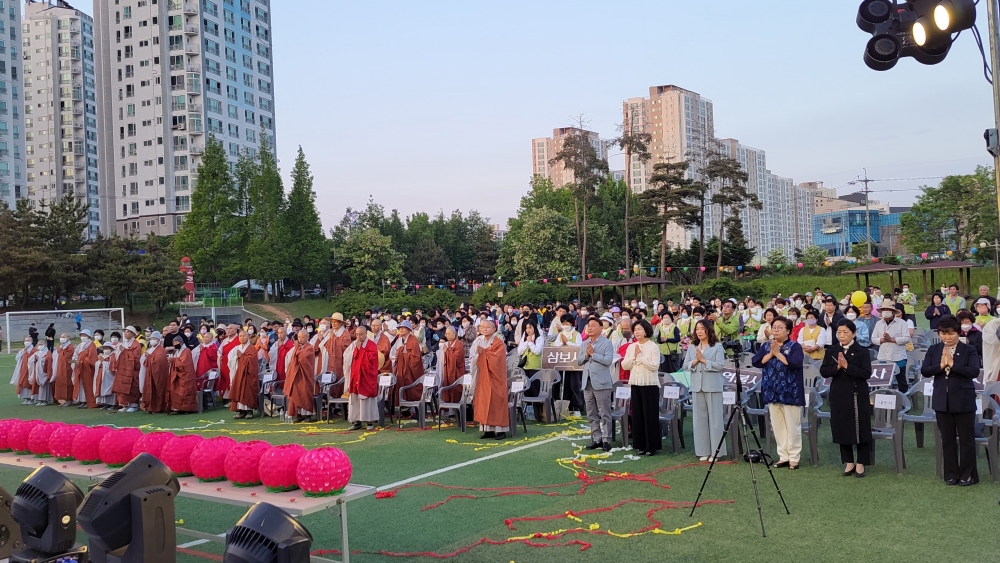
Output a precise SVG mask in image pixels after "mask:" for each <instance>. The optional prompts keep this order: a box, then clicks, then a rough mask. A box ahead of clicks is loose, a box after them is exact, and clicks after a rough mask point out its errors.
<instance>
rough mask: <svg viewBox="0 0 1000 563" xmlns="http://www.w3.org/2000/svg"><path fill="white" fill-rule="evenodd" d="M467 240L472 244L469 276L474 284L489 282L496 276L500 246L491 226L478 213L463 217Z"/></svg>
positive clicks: (487, 220) (470, 213) (472, 212)
mask: <svg viewBox="0 0 1000 563" xmlns="http://www.w3.org/2000/svg"><path fill="white" fill-rule="evenodd" d="M465 224H466V230H467V232H468V240H469V242H470V243H471V244H472V252H473V262H472V267H471V269H470V270H469V276H470V277H471V278H472V279H473V280H475V281H476V282H479V283H482V282H483V281H486V280H490V279H492V278H493V276H494V274H496V270H497V258H498V257H499V250H500V246H499V245H498V244H497V241H496V239H495V238H494V231H493V225H492V224H491V223H490V221H489V219H487V218H485V217H483V216H482V215H480V214H479V212H478V211H471V212H469V214H468V215H467V216H466V217H465Z"/></svg>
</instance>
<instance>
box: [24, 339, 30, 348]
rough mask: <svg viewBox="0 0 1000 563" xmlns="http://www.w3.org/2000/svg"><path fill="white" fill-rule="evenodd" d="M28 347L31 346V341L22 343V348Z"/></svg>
mask: <svg viewBox="0 0 1000 563" xmlns="http://www.w3.org/2000/svg"><path fill="white" fill-rule="evenodd" d="M28 346H31V341H30V340H25V341H24V347H25V348H27V347H28Z"/></svg>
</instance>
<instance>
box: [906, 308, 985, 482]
mask: <svg viewBox="0 0 1000 563" xmlns="http://www.w3.org/2000/svg"><path fill="white" fill-rule="evenodd" d="M960 328H961V327H960V325H959V320H958V319H956V318H955V317H952V316H948V317H945V318H943V319H941V323H940V324H939V325H938V335H939V336H940V337H941V342H938V343H937V344H933V345H931V347H930V348H928V349H927V354H926V356H925V357H924V362H923V364H922V366H921V368H920V372H921V374H922V375H923V376H924V377H933V378H934V394H933V395H932V397H931V406H932V408H933V409H934V411H935V412H936V414H937V416H936V418H937V425H938V430H939V431H940V432H941V452H942V457H943V458H944V482H945V483H947V484H948V485H959V486H962V487H967V486H969V485H974V484H976V483H978V482H979V471H978V468H977V467H976V436H975V423H976V387H975V384H974V383H973V379H975V378H976V377H977V376H978V375H979V368H980V360H979V355H978V354H977V353H976V349H975V347H973V346H972V345H969V344H965V343H963V342H961V341H960V340H959V336H958V335H959V330H960Z"/></svg>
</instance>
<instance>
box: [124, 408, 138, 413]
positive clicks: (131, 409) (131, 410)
mask: <svg viewBox="0 0 1000 563" xmlns="http://www.w3.org/2000/svg"><path fill="white" fill-rule="evenodd" d="M125 412H139V409H137V408H135V407H129V408H128V409H126V410H125Z"/></svg>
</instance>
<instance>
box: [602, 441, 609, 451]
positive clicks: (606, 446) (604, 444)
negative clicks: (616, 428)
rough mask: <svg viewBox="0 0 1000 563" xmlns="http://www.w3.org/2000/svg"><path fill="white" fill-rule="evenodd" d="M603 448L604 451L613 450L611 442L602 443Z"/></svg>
mask: <svg viewBox="0 0 1000 563" xmlns="http://www.w3.org/2000/svg"><path fill="white" fill-rule="evenodd" d="M601 448H602V449H604V451H606V452H610V451H611V442H604V443H603V444H601Z"/></svg>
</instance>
